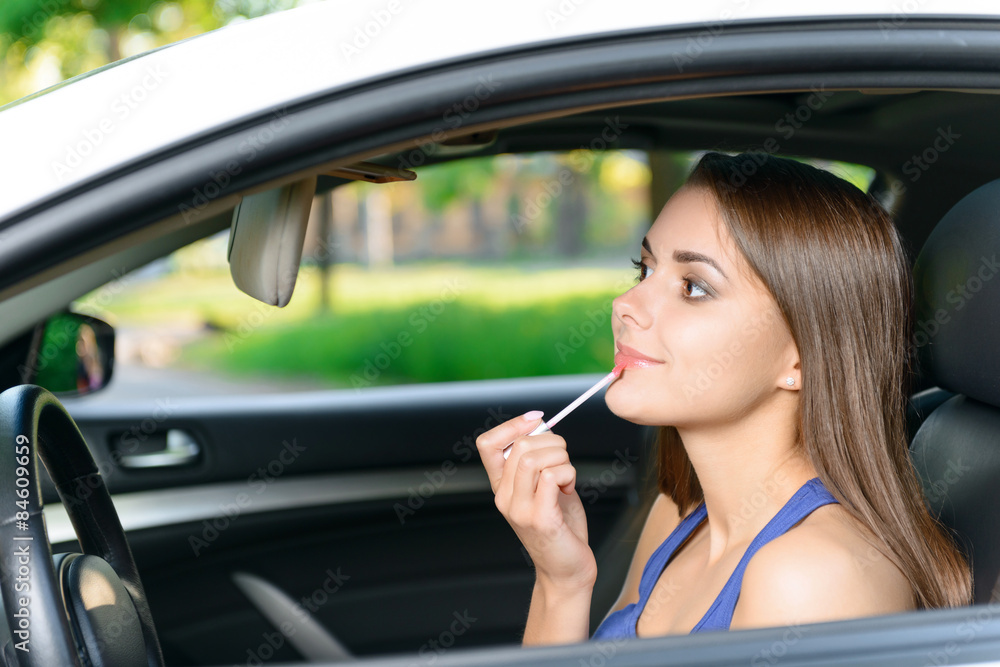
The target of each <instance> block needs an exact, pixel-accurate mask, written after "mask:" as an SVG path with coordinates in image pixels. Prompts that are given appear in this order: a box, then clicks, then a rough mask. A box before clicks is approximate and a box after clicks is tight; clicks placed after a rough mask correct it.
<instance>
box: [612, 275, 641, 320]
mask: <svg viewBox="0 0 1000 667" xmlns="http://www.w3.org/2000/svg"><path fill="white" fill-rule="evenodd" d="M638 287H639V285H636V286H635V287H633V288H632V289H630V290H629V291H627V292H625V293H624V294H620V295H618V296H616V297H615V298H614V299H613V300H612V301H611V314H612V315H613V319H615V320H616V321H618V322H621V323H623V324H625V325H627V326H633V327H638V328H640V329H645V328H646V327H648V326H649V323H650V317H649V311H648V310H647V309H646V308H644V307H643V304H642V299H641V295H639V294H637V292H639V290H638V289H637V288H638Z"/></svg>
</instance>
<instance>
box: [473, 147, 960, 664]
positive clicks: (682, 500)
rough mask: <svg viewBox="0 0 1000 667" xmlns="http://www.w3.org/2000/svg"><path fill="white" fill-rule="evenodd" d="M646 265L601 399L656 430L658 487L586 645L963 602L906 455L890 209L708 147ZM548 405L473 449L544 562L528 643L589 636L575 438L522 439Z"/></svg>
mask: <svg viewBox="0 0 1000 667" xmlns="http://www.w3.org/2000/svg"><path fill="white" fill-rule="evenodd" d="M635 263H636V266H637V268H638V271H639V273H638V283H637V284H636V285H635V286H634V287H633V288H631V289H630V290H628V291H627V292H626V293H625V294H623V295H621V296H619V297H617V298H616V299H615V300H614V303H613V309H612V311H613V317H612V326H613V333H614V337H615V344H616V348H617V349H616V353H617V354H616V357H615V361H616V365H624V366H625V370H624V371H623V372H622V373H621V375H620V376H619V377H618V378H617V379H616V380H615V381H614V382H612V383H611V385H610V386H609V387H608V389H607V391H606V393H605V400H606V402H607V405H608V407H609V408H610V409H611V410H612V411H613V412H614V413H615V414H617V415H619V416H620V417H622V418H624V419H628V420H629V421H632V422H635V423H637V424H647V425H654V426H659V438H658V457H659V491H660V493H659V494H658V496H657V498H656V500H655V502H654V503H653V506H652V509H651V511H650V513H649V516H648V518H647V520H646V524H645V527H644V528H643V531H642V534H641V537H640V539H639V542H638V545H637V547H636V551H635V555H634V557H633V560H632V565H631V568H630V569H629V572H628V575H627V578H626V581H625V585H624V588H623V590H622V593H621V596H620V597H619V599H618V601H617V602H616V604H615V605H614V606H613V607H612V609H611V611H610V612H609V614H608V616H607V617H606V618H605V619H604V621H603V622H602V623H601V625H600V626H599V627H598V628H597V630H596V632H595V633H594V636H593V638H594V639H611V638H619V637H635V636H638V637H652V636H658V635H665V634H678V633H684V634H686V633H690V632H700V631H705V630H725V629H740V628H753V627H765V626H776V625H786V624H800V623H813V622H820V621H832V620H837V619H845V618H853V617H860V616H870V615H877V614H890V613H896V612H902V611H905V610H909V609H919V608H930V607H944V606H958V605H965V604H969V603H970V602H971V588H972V584H971V574H970V570H969V567H968V565H967V563H966V562H965V560H964V558H963V556H962V554H961V552H959V551H958V550H957V549H956V547H955V546H954V544H953V542H952V541H951V539H950V538H949V537H948V535H947V533H946V532H945V531H944V529H943V528H942V527H941V526H940V524H938V523H937V522H936V521H935V520H934V519H933V518H932V517H931V516H930V515H929V514H928V512H927V509H926V507H925V505H924V502H923V494H922V491H921V487H920V484H919V481H918V479H917V476H916V473H915V472H914V470H913V468H912V467H911V464H910V459H909V452H908V443H907V437H906V422H905V405H906V397H907V393H908V392H907V389H908V387H907V384H908V380H909V375H910V359H911V356H910V335H911V329H912V319H911V311H910V308H911V291H912V285H911V282H912V279H911V275H910V265H909V262H908V260H907V257H906V253H905V252H904V250H903V247H902V244H901V242H900V238H899V236H898V233H897V231H896V229H895V227H894V225H893V223H892V221H891V220H890V218H889V216H888V215H887V214H886V212H885V211H884V210H883V209H882V208H881V207H880V206H879V205H878V203H877V202H876V201H875V200H874V199H873V198H872V197H870V196H869V195H867V194H865V193H863V192H861V191H860V190H858V189H857V188H855V187H854V186H853V185H851V184H849V183H847V182H846V181H844V180H842V179H839V178H837V177H836V176H833V175H831V174H829V173H827V172H825V171H823V170H820V169H816V168H813V167H810V166H808V165H805V164H803V163H800V162H797V161H794V160H788V159H783V158H776V157H773V156H770V155H766V154H763V153H747V154H742V155H737V156H726V155H723V154H719V153H708V154H706V155H705V156H704V157H703V158H702V159H701V160H700V161H699V163H698V164H697V166H696V167H695V169H694V171H693V172H692V174H691V176H690V177H689V178H688V181H687V183H686V184H685V185H684V186H683V187H682V188H680V190H678V191H677V192H676V193H675V194H674V196H673V197H671V198H670V200H669V201H668V202H667V204H666V205H665V206H664V207H663V210H662V211H661V212H660V214H659V216H658V217H657V218H656V221H655V222H654V224H653V225H652V227H651V228H650V230H649V232H648V233H647V235H646V237H645V238H644V239H643V241H642V249H641V258H640V260H638V261H636V262H635ZM540 417H541V414H540V413H538V412H536V411H533V412H530V413H527V414H526V415H522V416H520V417H516V418H514V419H511V420H509V421H507V422H505V423H504V424H501V425H499V426H497V427H496V428H494V429H492V430H490V431H488V432H487V433H484V434H483V435H482V436H480V437H479V439H478V441H477V446H478V448H479V452H480V455H481V457H482V459H483V463H484V465H485V467H486V470H487V472H488V474H489V477H490V481H491V484H492V487H493V491H494V493H495V494H496V505H497V507H498V508H499V510H500V511H501V513H502V514H503V515H504V517H505V518H506V519H507V521H508V522H509V523H510V524H511V526H512V527H513V528H514V530H515V532H516V533H517V535H518V537H519V538H520V539H521V541H522V543H523V544H524V546H525V548H526V549H527V551H528V553H529V554H530V556H531V559H532V561H533V562H534V564H535V572H536V580H535V587H534V592H533V595H532V599H531V607H530V610H529V613H528V621H527V627H526V629H525V633H524V644H525V645H529V644H546V643H566V642H574V641H582V640H586V639H587V638H588V636H589V635H590V629H589V620H588V619H589V614H590V600H591V593H592V590H593V585H594V581H595V578H596V575H597V566H596V562H595V559H594V555H593V552H592V551H591V549H590V547H589V546H588V543H587V523H586V516H585V513H584V509H583V505H582V503H581V501H580V498H579V496H578V495H577V493H576V491H575V489H574V484H575V481H576V472H575V469H574V468H573V466H572V464H571V463H570V460H569V455H568V454H567V450H566V442H565V441H564V440H563V439H562V438H561V437H559V436H558V435H556V434H554V433H551V432H549V433H543V434H540V435H535V436H530V437H528V435H527V434H528V433H530V432H531V431H532V430H533V429H534V428H535V427H536V426H537V425H538V424H539V422H540ZM512 441H513V443H514V444H513V447H512V448H511V452H510V457H509V458H508V459H507V460H506V461H505V460H504V459H503V456H502V454H501V452H502V450H503V448H504V447H505V446H506V445H507V444H508V443H510V442H512Z"/></svg>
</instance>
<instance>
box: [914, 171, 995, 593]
mask: <svg viewBox="0 0 1000 667" xmlns="http://www.w3.org/2000/svg"><path fill="white" fill-rule="evenodd" d="M998 262H1000V179H998V180H995V181H991V182H990V183H987V184H986V185H983V186H982V187H980V188H978V189H976V190H974V191H973V192H971V193H970V194H968V195H967V196H966V197H964V198H963V199H962V200H961V201H959V202H958V203H957V204H955V206H954V207H952V209H951V210H950V211H949V212H948V213H947V214H946V215H945V216H944V217H943V218H942V219H941V222H939V223H938V225H937V227H935V228H934V231H933V232H932V233H931V235H930V237H928V239H927V242H926V243H925V244H924V247H923V249H922V250H921V251H920V255H919V256H918V257H917V262H916V266H915V268H914V287H915V299H916V311H915V315H916V319H915V323H916V327H915V333H914V342H915V344H916V346H917V353H918V358H919V361H920V367H921V372H922V373H924V374H925V375H927V376H929V378H930V379H931V380H932V381H933V382H934V383H935V384H936V385H937V386H938V387H940V388H941V389H943V390H946V391H949V392H953V393H954V394H955V395H954V396H953V397H951V398H950V399H948V400H947V401H945V402H944V403H942V404H941V405H940V406H939V407H937V408H936V409H935V410H934V411H933V412H931V413H930V415H929V416H928V417H927V418H926V420H925V421H924V422H923V424H922V425H921V426H920V429H919V430H918V431H917V433H916V435H915V437H914V439H913V442H912V444H911V446H910V453H911V456H912V460H913V463H914V465H915V467H916V469H917V472H918V473H919V475H920V478H921V483H922V485H923V488H924V493H925V496H926V502H927V506H928V508H929V509H930V510H931V513H932V514H933V515H934V516H937V517H938V518H939V519H940V520H941V522H942V523H944V524H945V525H946V526H947V527H948V528H949V529H950V530H952V531H953V534H954V536H955V539H956V543H957V544H958V545H959V546H960V547H961V548H962V549H964V551H965V554H966V557H967V558H968V559H969V561H970V563H971V565H972V573H973V597H974V601H975V604H982V603H986V602H990V601H991V600H998V599H1000V586H998V582H997V579H998V576H1000V407H998V406H1000V263H998Z"/></svg>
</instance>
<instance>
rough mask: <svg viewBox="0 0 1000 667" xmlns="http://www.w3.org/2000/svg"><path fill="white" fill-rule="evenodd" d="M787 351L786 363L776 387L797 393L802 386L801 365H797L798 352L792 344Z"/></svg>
mask: <svg viewBox="0 0 1000 667" xmlns="http://www.w3.org/2000/svg"><path fill="white" fill-rule="evenodd" d="M790 347H791V349H790V350H789V355H788V362H787V363H786V364H785V366H784V371H783V373H782V374H781V377H780V378H778V387H779V388H781V389H789V390H791V391H798V390H799V388H800V387H801V386H802V365H801V364H800V363H799V352H798V350H797V349H795V345H794V344H792V345H791V346H790Z"/></svg>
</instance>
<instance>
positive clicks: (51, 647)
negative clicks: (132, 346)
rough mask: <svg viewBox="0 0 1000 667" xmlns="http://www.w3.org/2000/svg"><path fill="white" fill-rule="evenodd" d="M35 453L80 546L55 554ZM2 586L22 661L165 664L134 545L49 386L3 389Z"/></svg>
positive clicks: (12, 653)
mask: <svg viewBox="0 0 1000 667" xmlns="http://www.w3.org/2000/svg"><path fill="white" fill-rule="evenodd" d="M38 457H41V459H42V463H43V464H44V465H45V469H46V470H47V471H48V473H49V476H50V477H51V478H52V481H53V482H54V483H55V486H56V489H57V490H58V492H59V497H60V498H61V499H62V503H63V505H64V506H65V508H66V511H67V513H68V514H69V518H70V520H71V521H72V522H73V529H74V530H75V531H76V535H77V538H78V539H79V540H80V547H81V548H82V549H83V553H82V554H79V553H67V554H57V555H56V556H55V557H53V555H52V545H51V544H50V543H49V540H48V536H47V535H46V532H45V522H44V519H43V517H42V495H41V485H40V483H39V479H38V473H39V470H38V465H37V460H38ZM0 591H2V593H3V605H4V608H5V613H4V616H5V617H6V620H7V625H8V627H9V629H10V637H9V640H8V641H7V643H6V645H5V646H4V647H3V658H4V661H5V662H7V663H9V664H11V665H20V666H22V667H70V666H73V667H82V666H84V665H94V666H95V667H102V666H107V667H111V666H112V665H113V666H115V667H119V666H121V667H132V666H133V665H134V666H135V667H163V653H162V651H161V649H160V642H159V640H158V638H157V636H156V628H155V627H154V626H153V616H152V614H151V613H150V611H149V602H148V601H147V600H146V593H145V591H144V590H143V588H142V582H141V581H140V580H139V572H138V570H137V569H136V566H135V559H134V558H133V557H132V550H131V549H129V546H128V542H126V541H125V532H124V531H123V530H122V525H121V522H120V521H119V520H118V514H117V512H115V507H114V505H113V504H112V503H111V497H110V496H109V495H108V491H107V489H106V488H105V486H104V480H103V479H102V478H101V474H100V472H99V471H98V469H97V465H96V464H95V463H94V457H93V456H92V455H91V453H90V450H89V449H88V448H87V443H86V442H84V439H83V436H82V435H81V434H80V429H79V428H77V426H76V423H75V422H74V421H73V418H72V417H70V416H69V413H68V412H66V408H64V407H63V405H62V404H61V403H60V402H59V401H58V400H57V399H56V397H55V396H53V395H52V394H51V393H50V392H48V391H47V390H45V389H43V388H42V387H39V386H36V385H32V384H25V385H20V386H17V387H12V388H11V389H8V390H6V391H4V392H3V393H2V394H0Z"/></svg>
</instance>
